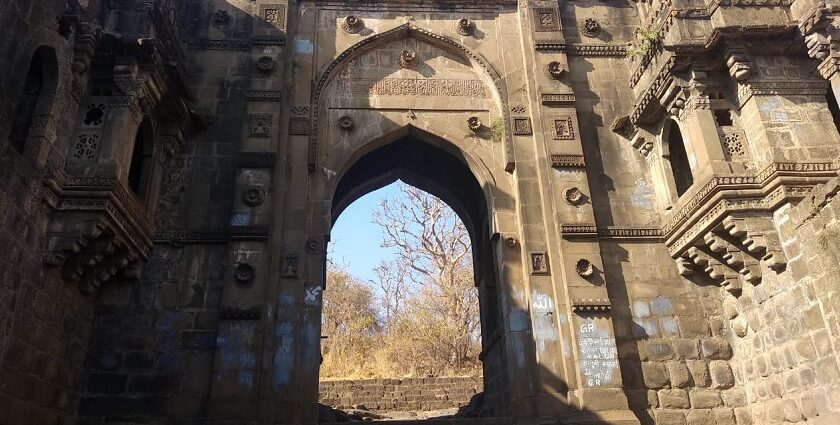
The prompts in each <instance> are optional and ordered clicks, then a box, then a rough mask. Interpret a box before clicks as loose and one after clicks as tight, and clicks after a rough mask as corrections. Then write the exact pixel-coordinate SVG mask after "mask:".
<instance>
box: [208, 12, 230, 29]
mask: <svg viewBox="0 0 840 425" xmlns="http://www.w3.org/2000/svg"><path fill="white" fill-rule="evenodd" d="M232 19H233V18H231V16H230V13H228V11H227V10H217V11H215V12H213V26H215V27H216V28H219V29H227V28H228V26H229V25H230V21H231V20H232Z"/></svg>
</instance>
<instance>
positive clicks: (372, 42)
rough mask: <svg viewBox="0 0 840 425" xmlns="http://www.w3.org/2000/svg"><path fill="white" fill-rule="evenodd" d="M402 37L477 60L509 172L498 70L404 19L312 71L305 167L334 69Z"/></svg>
mask: <svg viewBox="0 0 840 425" xmlns="http://www.w3.org/2000/svg"><path fill="white" fill-rule="evenodd" d="M406 37H414V38H416V39H418V40H420V41H424V42H427V43H429V44H431V45H433V46H437V47H440V48H442V49H444V50H448V51H450V52H455V53H458V54H461V55H465V56H466V57H467V58H469V59H470V60H471V61H474V62H475V63H477V64H478V65H479V66H480V67H481V68H482V69H483V70H484V72H485V74H486V76H487V77H488V78H489V80H490V81H492V83H493V87H494V89H495V90H494V91H493V93H494V95H495V98H496V99H495V100H496V102H497V103H498V104H499V109H500V112H501V117H502V121H503V122H504V127H505V131H504V133H505V134H504V144H505V146H504V150H505V170H506V171H507V172H513V170H514V167H515V158H514V155H513V140H512V138H511V134H512V133H511V123H510V116H509V115H508V113H507V110H508V102H507V89H506V87H505V83H504V81H503V80H502V78H501V77H500V75H499V73H498V72H497V71H496V69H495V68H493V66H492V65H491V64H490V62H489V61H488V60H487V59H485V58H484V57H483V56H481V55H480V54H479V53H478V52H476V51H474V50H472V49H470V48H469V47H467V46H464V45H463V44H461V43H459V42H457V41H455V40H453V39H451V38H449V37H446V36H443V35H440V34H437V33H434V32H432V31H429V30H427V29H424V28H421V27H419V26H417V25H415V24H413V23H410V22H408V23H405V24H402V25H399V26H397V27H395V28H392V29H390V30H388V31H385V32H382V33H379V34H375V35H372V36H370V37H368V38H365V39H364V40H361V41H359V42H358V43H356V44H354V45H352V46H350V47H349V48H347V49H346V50H344V51H343V52H342V53H341V54H339V55H338V57H336V58H335V59H334V60H333V61H332V62H330V63H329V64H327V65H326V66H325V67H323V68H322V70H321V71H319V72H318V73H317V74H316V79H317V83H316V84H315V87H314V91H313V96H312V120H311V123H312V124H311V131H310V133H309V134H310V136H309V137H310V139H309V152H308V156H309V170H310V171H314V170H315V169H316V168H317V164H318V120H319V113H320V107H321V100H322V99H321V97H322V93H323V90H324V89H325V88H326V87H327V86H328V85H329V83H330V82H331V81H332V80H333V79H334V78H335V76H336V73H337V72H338V71H339V70H340V69H343V68H344V66H346V65H347V64H349V63H350V61H352V60H353V59H355V58H357V57H359V56H361V55H362V54H364V53H367V52H368V51H370V50H373V49H375V48H377V47H380V46H382V45H384V44H386V43H388V42H390V41H393V40H398V39H402V38H406Z"/></svg>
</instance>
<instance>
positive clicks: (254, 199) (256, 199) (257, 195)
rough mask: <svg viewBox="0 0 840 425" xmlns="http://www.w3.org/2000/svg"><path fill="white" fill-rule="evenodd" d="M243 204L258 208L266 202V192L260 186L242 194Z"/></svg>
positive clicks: (246, 190) (250, 188)
mask: <svg viewBox="0 0 840 425" xmlns="http://www.w3.org/2000/svg"><path fill="white" fill-rule="evenodd" d="M242 202H244V203H245V205H247V206H249V207H258V206H260V205H262V203H263V202H265V190H263V188H261V187H259V186H252V187H249V188H247V189H245V190H244V191H243V192H242Z"/></svg>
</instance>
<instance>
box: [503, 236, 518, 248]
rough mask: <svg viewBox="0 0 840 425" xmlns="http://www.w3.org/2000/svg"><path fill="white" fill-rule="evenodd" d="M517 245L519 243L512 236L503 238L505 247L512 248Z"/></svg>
mask: <svg viewBox="0 0 840 425" xmlns="http://www.w3.org/2000/svg"><path fill="white" fill-rule="evenodd" d="M518 243H519V241H517V240H516V238H515V237H513V236H506V237H505V245H507V247H508V248H513V247H515V246H516V244H518Z"/></svg>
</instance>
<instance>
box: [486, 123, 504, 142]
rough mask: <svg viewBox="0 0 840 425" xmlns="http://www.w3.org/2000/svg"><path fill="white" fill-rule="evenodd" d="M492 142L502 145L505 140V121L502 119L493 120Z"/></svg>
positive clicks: (491, 129)
mask: <svg viewBox="0 0 840 425" xmlns="http://www.w3.org/2000/svg"><path fill="white" fill-rule="evenodd" d="M490 140H492V141H494V142H496V143H500V142H502V141H503V140H505V121H504V120H503V119H501V118H496V119H494V120H493V124H491V125H490Z"/></svg>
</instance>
